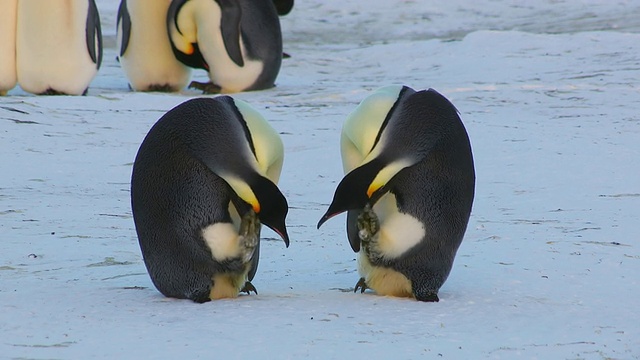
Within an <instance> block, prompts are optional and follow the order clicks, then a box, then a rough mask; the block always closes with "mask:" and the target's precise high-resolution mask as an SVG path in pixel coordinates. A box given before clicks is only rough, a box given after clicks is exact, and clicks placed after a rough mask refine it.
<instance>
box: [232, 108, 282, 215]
mask: <svg viewBox="0 0 640 360" xmlns="http://www.w3.org/2000/svg"><path fill="white" fill-rule="evenodd" d="M233 102H234V103H235V105H236V107H237V108H238V111H240V114H242V117H243V118H244V121H245V123H246V124H247V127H248V128H249V132H250V133H251V141H253V147H254V149H255V152H256V154H255V155H256V161H257V164H256V167H257V169H256V170H258V172H259V173H260V174H261V175H263V176H266V177H267V178H268V179H269V180H271V181H272V182H273V183H274V184H277V183H278V180H279V179H280V172H281V171H282V164H283V162H284V145H283V143H282V139H281V138H280V135H279V134H278V132H277V131H276V130H275V129H274V128H273V127H272V126H271V125H270V124H269V122H267V120H266V119H265V118H264V117H263V116H262V115H260V113H259V112H258V111H256V110H255V109H254V108H252V107H251V106H250V105H249V104H247V103H246V102H244V101H242V100H238V99H235V98H234V99H233ZM254 210H255V209H254Z"/></svg>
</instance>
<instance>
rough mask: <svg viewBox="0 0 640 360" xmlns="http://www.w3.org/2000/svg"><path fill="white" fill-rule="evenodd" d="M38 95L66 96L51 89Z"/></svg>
mask: <svg viewBox="0 0 640 360" xmlns="http://www.w3.org/2000/svg"><path fill="white" fill-rule="evenodd" d="M86 91H87V90H86V89H85V92H86ZM38 95H53V96H56V95H67V94H66V93H64V92H62V91H58V90H55V89H52V88H48V89H47V90H45V91H43V92H41V93H39V94H38ZM83 95H84V94H83Z"/></svg>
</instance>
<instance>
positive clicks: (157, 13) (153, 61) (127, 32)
mask: <svg viewBox="0 0 640 360" xmlns="http://www.w3.org/2000/svg"><path fill="white" fill-rule="evenodd" d="M170 4H171V0H151V1H149V0H122V1H121V2H120V7H119V8H118V21H117V43H118V47H117V48H118V49H119V56H118V59H119V62H120V66H121V67H122V69H123V70H124V72H125V75H126V76H127V79H128V80H129V84H130V86H131V88H132V89H133V90H135V91H164V92H174V91H179V90H180V89H183V88H184V87H186V86H187V83H188V82H189V79H190V77H191V69H190V68H189V67H187V66H186V65H184V64H183V63H181V62H180V61H178V59H176V57H175V56H174V55H173V50H172V49H171V43H170V42H169V36H168V35H167V10H168V9H169V5H170Z"/></svg>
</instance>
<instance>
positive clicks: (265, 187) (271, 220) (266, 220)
mask: <svg viewBox="0 0 640 360" xmlns="http://www.w3.org/2000/svg"><path fill="white" fill-rule="evenodd" d="M249 186H250V187H251V189H252V190H253V192H254V193H255V194H256V198H257V200H258V201H257V203H255V204H249V205H251V206H252V207H253V210H254V211H255V212H256V214H257V215H258V218H259V219H260V222H262V223H263V224H265V225H266V226H268V227H269V228H270V229H271V230H273V231H275V232H276V233H278V235H280V237H281V238H282V240H284V243H285V245H286V246H287V247H289V234H288V233H287V227H286V225H285V218H286V217H287V213H288V212H289V205H288V204H287V199H285V197H284V195H282V193H281V192H280V190H279V189H278V187H277V186H276V185H275V184H274V183H273V182H271V180H269V179H267V178H265V177H262V176H256V177H255V178H254V179H253V180H252V181H251V183H250V185H249Z"/></svg>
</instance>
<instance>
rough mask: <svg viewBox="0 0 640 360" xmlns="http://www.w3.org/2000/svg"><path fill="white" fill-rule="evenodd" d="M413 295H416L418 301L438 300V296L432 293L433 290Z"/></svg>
mask: <svg viewBox="0 0 640 360" xmlns="http://www.w3.org/2000/svg"><path fill="white" fill-rule="evenodd" d="M414 296H415V297H416V300H418V301H424V302H439V301H440V298H439V297H438V294H436V293H433V292H429V293H425V294H414Z"/></svg>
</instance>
